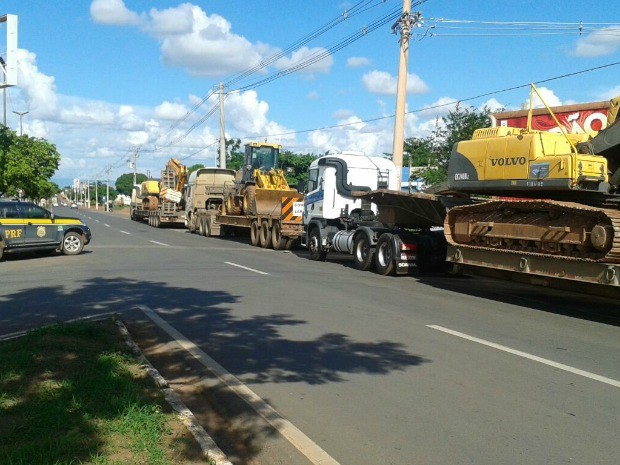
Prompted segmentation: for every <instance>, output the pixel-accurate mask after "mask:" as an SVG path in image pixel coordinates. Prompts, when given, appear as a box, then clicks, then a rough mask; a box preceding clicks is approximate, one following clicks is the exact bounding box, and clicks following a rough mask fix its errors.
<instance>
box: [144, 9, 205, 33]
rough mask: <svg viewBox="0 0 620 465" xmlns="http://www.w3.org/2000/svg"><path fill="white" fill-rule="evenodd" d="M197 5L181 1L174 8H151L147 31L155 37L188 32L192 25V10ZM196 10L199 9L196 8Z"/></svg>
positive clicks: (190, 30)
mask: <svg viewBox="0 0 620 465" xmlns="http://www.w3.org/2000/svg"><path fill="white" fill-rule="evenodd" d="M196 9H197V7H194V6H192V5H190V4H189V3H183V4H182V5H179V6H177V7H175V8H167V9H165V10H157V9H155V8H151V10H150V11H149V16H150V18H151V22H150V24H149V26H148V29H149V31H150V32H151V33H152V34H153V35H155V36H156V37H165V36H167V35H175V34H190V33H191V32H192V30H193V25H194V11H195V10H196ZM198 10H200V9H199V8H198Z"/></svg>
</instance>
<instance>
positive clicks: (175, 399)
mask: <svg viewBox="0 0 620 465" xmlns="http://www.w3.org/2000/svg"><path fill="white" fill-rule="evenodd" d="M114 322H115V323H116V325H117V327H118V329H119V331H120V333H121V334H122V335H123V337H124V338H125V343H126V344H127V345H128V346H129V347H130V348H131V350H132V352H133V353H134V354H135V355H136V356H137V357H138V359H139V361H140V363H141V364H142V365H143V367H144V369H145V370H146V371H147V373H148V374H149V376H150V377H151V378H153V381H155V384H156V385H157V387H159V388H160V389H161V390H162V392H163V393H164V397H165V399H166V401H167V402H168V403H169V404H170V406H171V407H172V408H173V409H174V411H175V412H177V416H178V418H179V420H181V422H182V423H183V424H184V425H185V426H186V427H187V429H189V431H190V432H191V433H192V435H193V436H194V438H195V439H196V441H197V442H198V444H199V445H200V448H201V449H202V452H203V454H204V455H205V457H206V458H207V459H209V460H212V461H213V462H214V463H215V465H232V463H231V462H230V461H229V460H228V458H227V457H226V454H224V452H222V450H221V449H220V448H219V447H218V446H217V444H216V443H215V441H214V440H213V438H211V436H209V434H208V433H207V432H206V431H205V429H204V428H203V427H202V426H201V425H200V424H199V423H198V421H197V420H196V417H195V416H194V414H193V413H192V411H191V410H190V409H189V408H187V406H186V405H185V404H184V403H183V401H182V400H181V398H180V397H179V396H178V394H177V393H176V392H174V390H173V389H172V388H170V386H169V385H168V382H167V381H166V380H165V379H164V377H163V376H161V374H160V373H159V371H157V369H156V368H155V367H154V366H153V365H152V364H151V362H149V361H148V359H147V358H146V357H145V356H144V354H143V353H142V350H140V348H139V347H138V346H137V345H136V343H135V342H134V341H133V340H132V339H131V335H130V334H129V331H128V330H127V328H126V327H125V325H124V324H123V322H122V321H121V320H120V319H118V318H115V319H114Z"/></svg>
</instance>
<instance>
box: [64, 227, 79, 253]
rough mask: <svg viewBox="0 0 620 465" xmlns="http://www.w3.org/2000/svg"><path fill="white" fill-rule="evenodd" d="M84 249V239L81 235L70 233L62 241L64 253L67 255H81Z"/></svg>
mask: <svg viewBox="0 0 620 465" xmlns="http://www.w3.org/2000/svg"><path fill="white" fill-rule="evenodd" d="M83 249H84V238H83V237H82V235H81V234H78V233H76V232H74V231H69V232H68V233H67V234H65V237H64V238H63V240H62V253H63V254H65V255H79V254H80V253H82V250H83Z"/></svg>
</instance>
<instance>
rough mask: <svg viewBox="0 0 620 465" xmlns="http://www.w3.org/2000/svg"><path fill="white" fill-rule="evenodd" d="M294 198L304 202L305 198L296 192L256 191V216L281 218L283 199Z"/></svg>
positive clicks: (278, 190)
mask: <svg viewBox="0 0 620 465" xmlns="http://www.w3.org/2000/svg"><path fill="white" fill-rule="evenodd" d="M284 197H286V198H292V199H294V200H295V201H298V202H303V200H304V196H303V194H300V193H299V192H297V191H296V190H280V189H260V188H257V189H256V197H255V199H256V200H255V201H256V214H257V215H272V216H280V215H281V213H282V199H283V198H284Z"/></svg>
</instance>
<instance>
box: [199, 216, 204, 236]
mask: <svg viewBox="0 0 620 465" xmlns="http://www.w3.org/2000/svg"><path fill="white" fill-rule="evenodd" d="M204 220H205V219H204V218H201V219H199V220H198V235H199V236H205V235H206V234H205V226H206V225H205V222H204Z"/></svg>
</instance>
